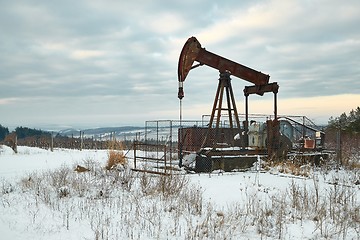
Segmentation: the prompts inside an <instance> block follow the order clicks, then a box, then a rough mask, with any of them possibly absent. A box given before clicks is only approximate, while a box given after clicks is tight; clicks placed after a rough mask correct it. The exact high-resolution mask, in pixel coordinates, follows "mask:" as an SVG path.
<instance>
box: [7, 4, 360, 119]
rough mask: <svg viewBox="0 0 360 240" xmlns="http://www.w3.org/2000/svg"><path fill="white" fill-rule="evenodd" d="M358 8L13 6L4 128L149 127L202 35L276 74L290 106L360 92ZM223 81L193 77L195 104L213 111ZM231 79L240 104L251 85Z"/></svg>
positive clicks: (189, 97) (212, 74)
mask: <svg viewBox="0 0 360 240" xmlns="http://www.w3.org/2000/svg"><path fill="white" fill-rule="evenodd" d="M358 9H360V6H359V3H358V1H350V2H347V3H341V4H340V3H337V2H336V1H329V2H327V3H326V4H324V3H322V2H320V3H319V2H303V1H291V2H286V3H283V2H280V1H257V2H256V3H253V2H252V1H240V2H239V1H226V2H225V3H221V4H219V3H218V2H217V1H197V2H196V3H195V2H193V1H173V2H171V3H170V2H163V1H125V2H124V1H106V2H104V1H75V2H74V1H61V2H56V1H55V2H54V1H29V2H20V1H8V2H6V3H3V7H2V8H1V9H0V20H1V21H0V28H1V32H2V37H1V38H0V53H1V54H0V103H1V102H4V103H5V102H6V103H8V104H0V111H1V112H6V113H7V115H9V117H7V118H5V117H1V118H0V121H4V123H6V122H11V121H12V120H11V119H16V118H27V119H29V122H30V121H33V122H36V121H37V120H36V116H42V119H43V120H42V121H43V122H46V121H47V120H46V119H48V121H56V119H58V120H59V121H60V122H63V121H67V122H68V123H69V124H71V121H80V122H85V121H86V117H87V118H91V119H92V121H93V123H94V124H96V123H97V122H96V121H97V119H98V121H104V123H103V124H106V123H110V122H111V123H114V122H115V123H117V122H119V124H121V121H122V119H124V121H130V122H132V121H131V117H134V118H137V119H138V122H137V123H138V124H141V123H142V122H143V121H145V120H147V118H148V117H150V116H151V118H155V116H152V114H154V112H155V110H157V111H158V110H159V109H163V110H164V112H166V111H168V112H171V111H172V110H173V109H174V108H175V109H176V108H178V100H177V73H176V71H177V60H178V55H179V54H180V51H181V48H182V46H183V44H184V43H185V41H186V40H187V38H188V37H190V36H192V35H194V36H196V37H198V39H199V41H200V42H201V43H202V44H203V47H206V49H208V50H209V51H213V52H215V53H217V54H219V55H222V56H225V57H227V58H230V59H232V60H234V61H237V62H239V63H242V64H244V65H247V66H249V67H252V68H254V69H256V70H259V71H262V72H265V73H267V74H270V76H271V81H277V82H278V83H279V85H280V94H281V96H282V98H285V99H286V98H290V97H294V96H297V97H310V96H322V95H336V94H341V93H355V94H357V93H358V92H359V90H360V89H359V88H360V87H359V84H358V83H357V81H358V78H359V76H360V73H359V71H360V70H359V69H360V66H359V64H360V58H359V56H358V54H357V53H358V52H360V43H359V40H358V39H360V36H359V35H360V32H359V30H358V29H357V28H358V26H357V25H358V22H359V21H360V17H359V16H360V12H359V10H358ZM217 79H218V72H217V71H216V70H214V69H208V68H207V67H203V68H202V69H201V70H200V69H196V70H193V71H192V72H191V73H190V74H189V77H188V79H187V80H186V82H185V94H186V100H184V101H186V102H187V104H188V107H189V108H191V106H192V105H193V104H204V105H206V104H208V105H209V106H210V105H211V104H212V101H213V96H214V94H215V90H216V86H217ZM233 83H234V85H235V86H236V90H235V91H236V92H235V94H236V95H237V99H241V98H242V88H243V86H245V85H248V83H246V82H245V81H242V80H238V79H235V78H233ZM1 99H13V100H14V99H17V100H16V101H15V102H16V104H14V102H13V101H5V100H3V101H1ZM19 99H20V100H19ZM21 99H23V100H21ZM39 99H40V100H39ZM47 103H49V105H47ZM50 103H51V105H50ZM53 106H55V107H53ZM52 108H55V109H56V111H53V110H51V109H52ZM49 109H50V110H49ZM144 109H145V110H144ZM35 110H36V111H37V113H36V114H35V115H36V116H32V112H33V111H35ZM114 111H115V112H114ZM117 112H118V113H119V115H118V116H117V117H114V116H116V113H117ZM49 113H51V118H50V117H49V116H47V115H48V114H49ZM126 113H127V114H126ZM136 114H138V116H137V115H136ZM1 115H2V116H4V115H3V114H1ZM124 115H128V116H126V117H125V116H124ZM72 116H73V117H72ZM76 116H78V118H77V117H76ZM91 116H94V117H91ZM101 116H112V117H111V119H110V117H109V119H106V118H105V117H101ZM176 117H177V116H168V118H176ZM66 119H68V120H66ZM77 119H79V120H77ZM125 119H126V120H125ZM129 119H130V120H129ZM89 124H91V123H90V120H89Z"/></svg>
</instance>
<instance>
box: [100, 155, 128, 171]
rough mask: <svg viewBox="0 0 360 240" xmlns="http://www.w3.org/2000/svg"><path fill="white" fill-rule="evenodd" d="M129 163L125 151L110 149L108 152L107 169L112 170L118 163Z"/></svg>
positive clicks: (123, 164)
mask: <svg viewBox="0 0 360 240" xmlns="http://www.w3.org/2000/svg"><path fill="white" fill-rule="evenodd" d="M126 164H127V159H126V157H125V155H124V153H123V151H117V150H110V151H109V153H108V160H107V164H106V167H105V168H106V169H107V170H110V169H112V168H113V167H114V166H116V165H122V166H125V165H126Z"/></svg>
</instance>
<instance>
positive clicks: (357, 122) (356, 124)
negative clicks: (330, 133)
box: [328, 107, 360, 132]
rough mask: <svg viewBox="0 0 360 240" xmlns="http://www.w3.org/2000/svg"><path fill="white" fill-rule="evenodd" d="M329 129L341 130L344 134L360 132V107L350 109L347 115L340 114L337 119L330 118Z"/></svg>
mask: <svg viewBox="0 0 360 240" xmlns="http://www.w3.org/2000/svg"><path fill="white" fill-rule="evenodd" d="M328 127H329V128H331V129H342V130H344V131H346V132H360V107H357V108H356V109H355V110H354V109H352V110H351V111H350V112H349V114H348V115H346V113H342V114H341V115H340V116H339V117H336V118H333V117H331V118H330V119H329V122H328Z"/></svg>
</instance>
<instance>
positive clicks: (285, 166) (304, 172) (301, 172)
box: [267, 161, 311, 177]
mask: <svg viewBox="0 0 360 240" xmlns="http://www.w3.org/2000/svg"><path fill="white" fill-rule="evenodd" d="M271 168H276V169H278V171H279V172H280V173H285V174H292V175H295V176H303V177H309V175H310V172H311V167H310V165H309V164H306V165H299V164H295V163H293V162H292V161H283V162H275V163H274V162H272V163H270V166H267V169H271Z"/></svg>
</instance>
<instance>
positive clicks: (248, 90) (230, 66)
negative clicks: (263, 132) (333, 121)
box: [178, 37, 280, 171]
mask: <svg viewBox="0 0 360 240" xmlns="http://www.w3.org/2000/svg"><path fill="white" fill-rule="evenodd" d="M195 61H196V62H197V63H196V64H194V62H195ZM203 65H206V66H209V67H212V68H214V69H217V70H219V72H220V78H219V83H218V88H217V91H216V95H215V100H214V104H213V108H212V112H211V116H210V121H209V124H208V130H207V133H206V135H205V138H204V139H203V141H202V145H201V148H200V149H199V151H198V154H199V156H206V159H201V157H200V159H197V165H204V164H208V161H210V165H211V166H210V168H206V170H213V169H215V168H224V165H225V168H226V164H227V162H226V161H228V160H226V159H224V158H222V157H223V156H224V155H227V154H228V155H231V156H235V155H245V154H249V148H248V146H249V144H248V130H249V118H248V97H249V95H251V94H258V95H260V96H262V95H264V93H266V92H273V93H274V116H275V117H274V119H273V120H268V121H267V141H266V142H267V143H266V145H267V146H266V153H267V155H268V156H269V157H272V156H274V155H277V154H278V153H279V148H280V134H279V121H278V119H277V93H278V89H279V86H278V84H277V83H276V82H273V83H269V78H270V76H269V75H267V74H264V73H261V72H259V71H256V70H254V69H251V68H249V67H246V66H244V65H242V64H240V63H237V62H234V61H232V60H229V59H226V58H224V57H221V56H219V55H216V54H214V53H212V52H209V51H207V50H205V48H202V47H201V44H200V42H199V41H198V40H197V39H196V38H195V37H190V38H189V39H188V40H187V41H186V43H185V45H184V47H183V49H182V51H181V54H180V57H179V63H178V81H179V91H178V98H179V99H180V122H181V111H182V110H181V107H182V104H181V101H182V99H183V97H184V87H183V84H184V81H185V79H186V77H187V75H188V73H189V72H190V70H192V69H194V68H197V67H199V66H203ZM231 75H233V76H235V77H238V78H241V79H243V80H245V81H248V82H250V83H253V84H254V85H251V86H246V87H245V89H244V96H245V100H246V101H245V116H246V117H245V121H244V124H243V125H244V129H243V130H242V129H241V125H240V121H239V117H238V112H237V108H236V103H235V98H234V94H233V90H232V86H231V78H230V76H231ZM224 91H225V93H226V102H227V108H224V107H223V104H222V101H223V95H224ZM222 111H225V112H226V113H227V115H228V117H229V129H230V132H231V135H232V137H234V136H235V135H237V134H238V136H241V137H242V141H241V142H242V143H241V144H238V143H237V144H236V143H235V142H234V138H232V140H231V142H230V146H231V147H239V148H236V150H234V149H235V148H232V150H230V151H227V152H226V153H224V151H221V154H219V151H216V150H215V149H218V147H219V143H222V142H221V141H222V140H221V139H220V136H221V134H223V133H221V128H220V118H221V114H222ZM233 118H234V119H233ZM214 119H216V122H215V128H213V122H214ZM182 135H184V134H182V131H181V130H180V132H179V151H180V163H179V165H182V146H181V144H182V143H181V142H182ZM258 152H259V151H257V152H256V153H258ZM219 155H221V156H222V157H220V158H219ZM214 156H216V158H217V159H221V160H220V161H221V163H219V164H218V165H219V166H218V167H216V166H215V167H214V165H216V163H214V161H212V160H211V159H210V160H209V158H211V157H214ZM227 159H229V158H227ZM238 159H239V158H238ZM217 161H218V160H217ZM239 161H241V160H239ZM198 162H199V164H198ZM228 162H229V161H228ZM252 163H253V162H252ZM252 163H251V164H252ZM229 164H230V165H231V166H230V167H228V169H230V170H231V168H232V167H233V166H235V167H236V165H239V164H237V163H235V164H234V163H229ZM240 165H241V164H240ZM200 168H201V167H200ZM202 170H203V169H199V171H202Z"/></svg>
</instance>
